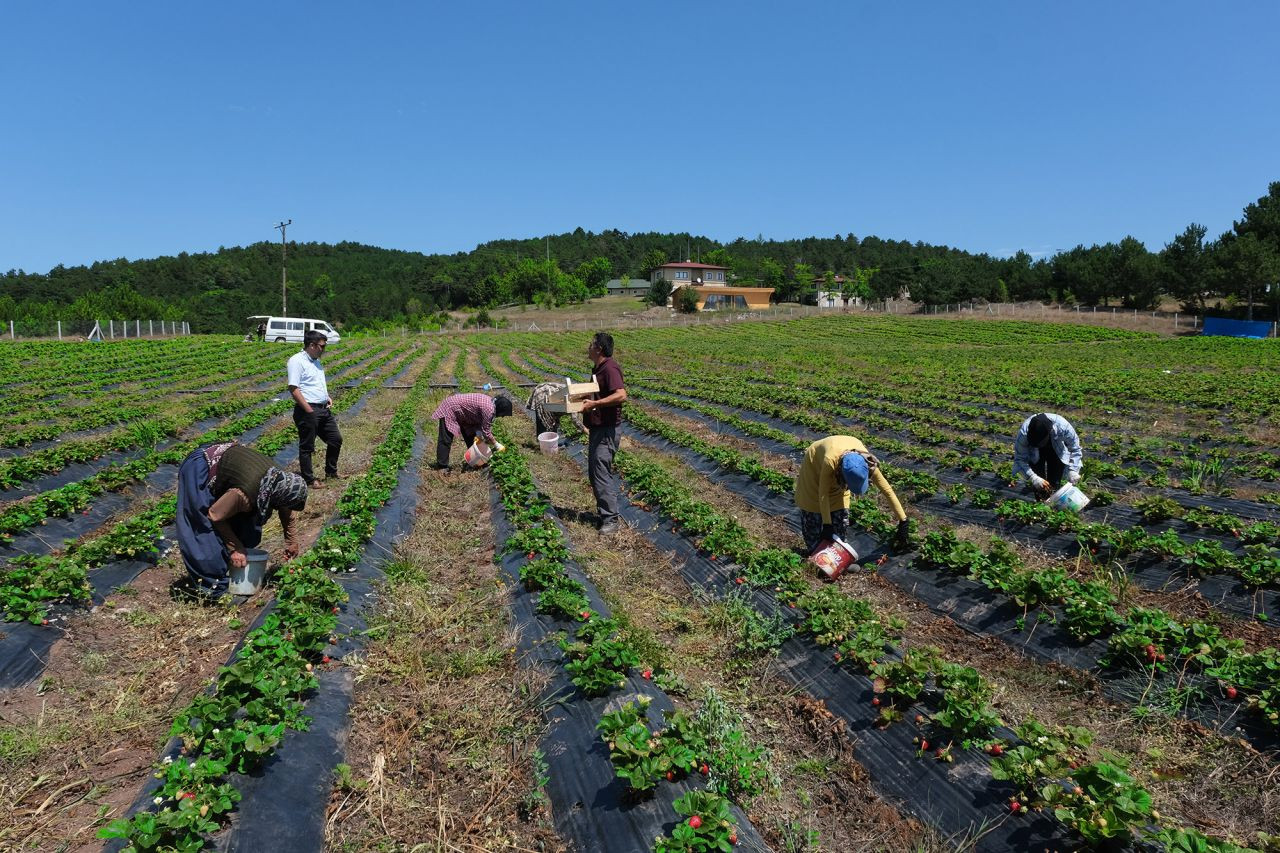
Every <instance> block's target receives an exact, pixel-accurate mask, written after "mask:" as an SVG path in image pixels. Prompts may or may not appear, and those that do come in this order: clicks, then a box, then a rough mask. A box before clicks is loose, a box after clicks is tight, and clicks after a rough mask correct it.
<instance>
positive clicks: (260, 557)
mask: <svg viewBox="0 0 1280 853" xmlns="http://www.w3.org/2000/svg"><path fill="white" fill-rule="evenodd" d="M244 554H245V557H247V558H248V562H247V563H245V566H244V568H243V569H237V568H236V567H235V566H232V567H231V571H230V573H229V574H228V575H227V581H228V583H227V592H229V593H231V594H232V595H253V594H254V593H255V592H257V591H258V590H260V589H262V582H263V581H264V580H266V577H267V557H268V554H267V552H266V551H263V550H262V549H261V548H246V549H245V552H244Z"/></svg>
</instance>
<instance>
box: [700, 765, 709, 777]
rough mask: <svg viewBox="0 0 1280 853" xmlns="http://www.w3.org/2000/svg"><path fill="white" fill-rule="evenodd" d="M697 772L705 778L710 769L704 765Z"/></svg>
mask: <svg viewBox="0 0 1280 853" xmlns="http://www.w3.org/2000/svg"><path fill="white" fill-rule="evenodd" d="M698 770H699V771H700V772H701V773H702V775H703V776H706V775H707V774H708V773H710V772H711V768H710V767H708V766H707V765H706V764H705V763H704V764H703V765H702V766H701V767H699V768H698Z"/></svg>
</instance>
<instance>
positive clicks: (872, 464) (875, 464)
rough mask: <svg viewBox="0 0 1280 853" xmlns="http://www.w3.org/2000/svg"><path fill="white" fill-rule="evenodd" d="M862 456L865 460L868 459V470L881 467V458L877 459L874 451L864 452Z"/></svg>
mask: <svg viewBox="0 0 1280 853" xmlns="http://www.w3.org/2000/svg"><path fill="white" fill-rule="evenodd" d="M862 458H863V459H865V460H867V470H868V471H874V470H876V469H877V468H879V467H880V460H879V459H877V458H876V457H875V455H874V454H872V453H864V454H862Z"/></svg>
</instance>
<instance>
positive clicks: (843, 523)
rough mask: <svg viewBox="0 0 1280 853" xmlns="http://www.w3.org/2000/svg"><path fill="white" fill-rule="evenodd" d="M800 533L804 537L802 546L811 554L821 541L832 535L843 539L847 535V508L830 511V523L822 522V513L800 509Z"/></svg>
mask: <svg viewBox="0 0 1280 853" xmlns="http://www.w3.org/2000/svg"><path fill="white" fill-rule="evenodd" d="M800 535H801V536H803V537H804V547H805V548H806V549H808V551H809V553H810V554H812V553H813V552H814V551H815V550H816V549H817V547H818V545H820V544H821V543H822V542H824V541H826V540H827V539H830V538H831V537H832V536H838V537H840V538H841V539H844V538H845V537H846V536H848V535H849V510H847V509H836V510H832V511H831V523H830V524H823V523H822V515H821V514H820V513H816V512H809V511H808V510H806V509H802V510H800Z"/></svg>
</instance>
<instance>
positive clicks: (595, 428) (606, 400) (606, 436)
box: [582, 332, 627, 536]
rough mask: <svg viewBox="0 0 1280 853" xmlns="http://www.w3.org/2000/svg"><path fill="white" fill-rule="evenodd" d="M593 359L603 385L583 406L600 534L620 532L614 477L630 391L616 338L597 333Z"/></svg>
mask: <svg viewBox="0 0 1280 853" xmlns="http://www.w3.org/2000/svg"><path fill="white" fill-rule="evenodd" d="M587 358H589V359H591V364H592V365H593V367H592V368H591V375H592V377H594V378H595V380H596V384H598V385H599V386H600V391H599V393H596V394H593V395H592V398H591V399H590V400H584V401H583V403H582V422H583V424H584V425H585V426H586V428H587V433H588V435H589V436H590V440H589V442H588V444H587V477H588V479H589V480H590V481H591V491H593V492H594V493H595V496H596V511H597V512H598V513H599V514H600V532H601V533H602V534H604V535H606V536H607V535H609V534H610V533H616V532H617V530H618V483H617V481H616V480H615V479H614V476H613V457H614V454H615V453H617V452H618V427H619V426H621V425H622V403H623V401H624V400H626V399H627V389H626V386H625V385H624V384H623V382H622V368H620V367H618V363H617V362H616V361H614V360H613V335H610V334H609V333H607V332H596V335H595V337H594V338H592V339H591V343H590V344H589V345H588V346H587Z"/></svg>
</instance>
